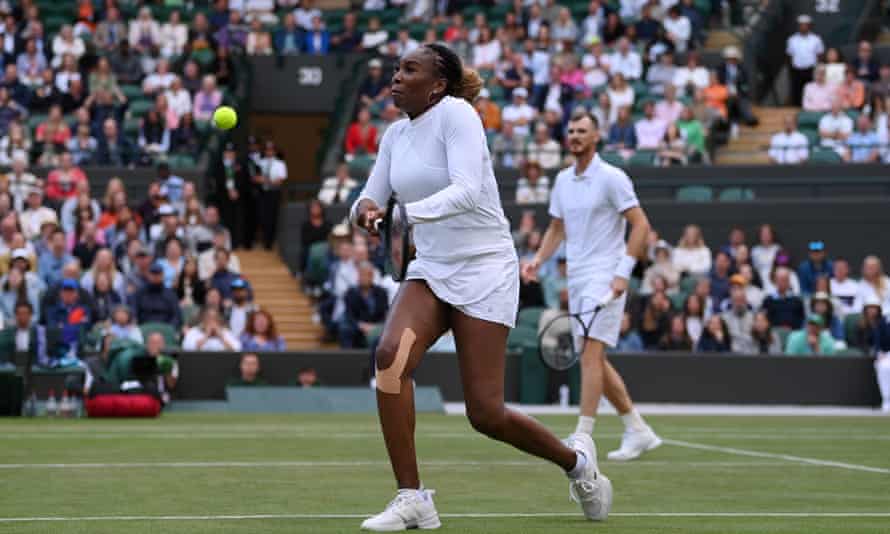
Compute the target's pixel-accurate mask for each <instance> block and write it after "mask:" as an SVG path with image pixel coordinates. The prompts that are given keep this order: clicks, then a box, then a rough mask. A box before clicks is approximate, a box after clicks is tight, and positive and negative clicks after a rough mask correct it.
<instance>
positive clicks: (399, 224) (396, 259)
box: [374, 195, 415, 282]
mask: <svg viewBox="0 0 890 534" xmlns="http://www.w3.org/2000/svg"><path fill="white" fill-rule="evenodd" d="M374 229H375V230H377V233H379V234H380V236H381V237H382V238H383V251H384V255H385V257H386V270H387V271H388V272H389V274H390V275H391V276H392V279H393V280H395V281H396V282H401V281H402V280H404V279H405V275H406V274H407V273H408V264H409V263H411V260H413V259H414V254H415V249H414V242H413V240H412V238H411V225H409V224H408V215H407V212H406V211H405V205H404V204H402V202H401V201H399V199H398V198H397V197H396V196H395V195H393V196H392V197H390V199H389V202H388V203H387V205H386V214H385V215H384V216H383V218H382V219H377V220H376V221H375V222H374Z"/></svg>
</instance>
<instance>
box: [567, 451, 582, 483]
mask: <svg viewBox="0 0 890 534" xmlns="http://www.w3.org/2000/svg"><path fill="white" fill-rule="evenodd" d="M585 467H587V456H585V455H584V453H583V452H581V451H577V450H576V451H575V467H573V468H572V469H571V470H569V471H566V475H568V477H569V478H571V479H572V480H575V479H577V478H581V475H583V474H584V468H585Z"/></svg>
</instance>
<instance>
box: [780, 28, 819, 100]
mask: <svg viewBox="0 0 890 534" xmlns="http://www.w3.org/2000/svg"><path fill="white" fill-rule="evenodd" d="M812 23H813V19H812V18H811V17H810V16H809V15H800V16H799V17H797V24H798V31H797V33H795V34H794V35H792V36H791V37H789V38H788V43H787V46H786V47H785V52H786V53H787V54H788V56H789V57H790V58H791V102H792V104H793V105H795V106H800V105H801V99H802V97H803V88H804V86H805V85H806V84H807V82H809V81H810V80H812V79H813V69H814V68H815V67H816V64H817V63H819V56H820V55H821V54H822V53H823V52H825V44H824V43H823V42H822V38H821V37H819V36H818V35H816V34H815V33H813V32H812V31H811V25H812Z"/></svg>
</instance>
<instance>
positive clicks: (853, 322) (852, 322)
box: [844, 313, 862, 347]
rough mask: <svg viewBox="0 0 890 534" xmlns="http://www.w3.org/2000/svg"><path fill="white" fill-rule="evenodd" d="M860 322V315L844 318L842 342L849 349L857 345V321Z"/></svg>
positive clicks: (849, 315)
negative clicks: (844, 342) (845, 343)
mask: <svg viewBox="0 0 890 534" xmlns="http://www.w3.org/2000/svg"><path fill="white" fill-rule="evenodd" d="M861 320H862V314H861V313H851V314H848V315H847V316H846V317H844V340H845V341H846V342H847V345H848V346H850V347H853V346H856V345H857V344H858V341H859V340H858V339H857V335H856V331H857V330H858V328H859V321H861Z"/></svg>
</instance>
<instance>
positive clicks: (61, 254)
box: [37, 230, 74, 287]
mask: <svg viewBox="0 0 890 534" xmlns="http://www.w3.org/2000/svg"><path fill="white" fill-rule="evenodd" d="M49 243H50V244H49V246H50V249H49V251H48V252H46V253H44V254H42V255H41V256H40V257H39V258H38V259H37V274H38V275H40V279H41V280H43V283H44V284H45V285H46V287H52V286H54V285H56V284H58V283H59V282H61V281H62V268H63V267H65V264H66V263H69V262H70V261H71V260H73V259H74V257H73V256H72V255H71V254H68V252H66V251H65V232H63V231H61V230H56V231H55V232H53V234H52V235H51V236H50V240H49Z"/></svg>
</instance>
